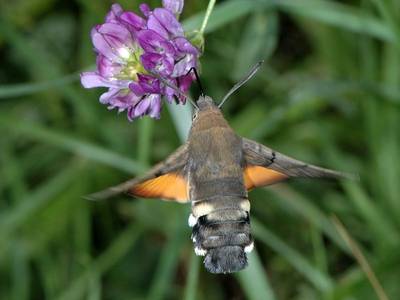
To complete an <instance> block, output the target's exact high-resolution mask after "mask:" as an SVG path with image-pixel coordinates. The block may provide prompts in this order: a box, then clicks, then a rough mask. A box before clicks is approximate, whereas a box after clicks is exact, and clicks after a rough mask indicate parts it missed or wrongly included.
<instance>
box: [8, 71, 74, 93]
mask: <svg viewBox="0 0 400 300" xmlns="http://www.w3.org/2000/svg"><path fill="white" fill-rule="evenodd" d="M78 79H79V75H78V74H77V73H73V74H69V75H66V76H63V77H60V78H58V79H53V80H48V81H43V82H35V83H19V84H12V85H0V99H7V98H12V97H21V96H26V95H30V94H34V93H39V92H45V91H48V90H52V89H56V88H59V87H61V86H64V85H68V84H71V83H74V82H75V81H77V80H78Z"/></svg>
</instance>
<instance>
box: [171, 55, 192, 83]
mask: <svg viewBox="0 0 400 300" xmlns="http://www.w3.org/2000/svg"><path fill="white" fill-rule="evenodd" d="M196 65H197V58H196V56H194V55H192V54H186V55H185V56H184V57H183V58H181V59H180V60H179V61H178V62H177V63H176V64H175V66H174V71H173V72H172V77H180V76H183V75H186V74H187V73H188V72H189V71H190V69H191V68H195V67H196Z"/></svg>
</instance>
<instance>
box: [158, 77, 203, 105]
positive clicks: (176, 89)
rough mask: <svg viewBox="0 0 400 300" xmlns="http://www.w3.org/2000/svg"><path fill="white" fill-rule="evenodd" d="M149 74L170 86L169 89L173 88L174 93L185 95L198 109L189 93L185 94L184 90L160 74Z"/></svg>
mask: <svg viewBox="0 0 400 300" xmlns="http://www.w3.org/2000/svg"><path fill="white" fill-rule="evenodd" d="M151 75H153V76H154V77H156V78H157V79H158V80H160V81H161V82H162V83H164V84H165V85H166V86H168V87H170V88H171V89H173V90H174V91H175V92H176V93H178V94H179V95H181V96H183V97H185V98H186V99H188V100H189V102H190V103H191V104H192V105H193V106H194V107H195V108H197V109H199V107H198V106H197V104H196V103H195V102H194V101H193V99H192V98H190V97H189V95H186V94H185V93H184V92H182V91H181V90H180V89H179V88H178V87H177V86H176V85H174V84H172V83H169V82H168V81H166V80H165V79H164V78H162V77H161V76H160V75H158V74H156V73H153V72H152V73H151Z"/></svg>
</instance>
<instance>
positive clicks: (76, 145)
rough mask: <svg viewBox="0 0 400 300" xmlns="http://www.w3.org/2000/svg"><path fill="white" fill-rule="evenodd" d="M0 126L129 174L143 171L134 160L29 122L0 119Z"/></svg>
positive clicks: (142, 167)
mask: <svg viewBox="0 0 400 300" xmlns="http://www.w3.org/2000/svg"><path fill="white" fill-rule="evenodd" d="M0 126H4V127H6V128H10V129H11V130H13V131H14V132H18V133H20V134H24V135H26V136H27V137H29V138H33V139H35V140H39V141H42V142H45V143H48V144H50V145H53V146H55V147H59V148H62V149H64V150H67V151H70V152H72V153H74V154H77V155H79V156H82V157H85V158H86V159H89V160H93V161H97V162H100V163H103V164H106V165H109V166H112V167H114V168H117V169H119V170H121V171H124V172H127V173H129V174H139V173H141V172H143V171H144V170H145V166H144V165H142V164H141V163H139V162H137V161H135V160H132V159H130V158H127V157H124V156H123V155H120V154H117V153H115V152H113V151H110V150H107V149H104V148H101V147H99V146H97V145H93V144H90V143H87V142H85V141H82V140H78V139H75V138H73V137H70V136H68V135H66V134H64V133H62V132H57V131H55V130H51V129H47V128H44V127H41V126H39V125H36V124H32V123H30V122H21V120H17V119H14V118H8V117H1V118H0Z"/></svg>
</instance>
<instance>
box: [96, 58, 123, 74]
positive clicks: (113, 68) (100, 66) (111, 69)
mask: <svg viewBox="0 0 400 300" xmlns="http://www.w3.org/2000/svg"><path fill="white" fill-rule="evenodd" d="M96 65H97V70H98V72H99V74H100V75H101V76H103V77H104V78H112V77H114V76H115V75H117V74H119V73H120V72H121V70H122V69H123V67H124V66H123V65H121V64H118V63H113V62H112V61H111V60H109V59H107V58H106V57H105V56H104V55H101V54H99V55H98V56H97V58H96Z"/></svg>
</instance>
